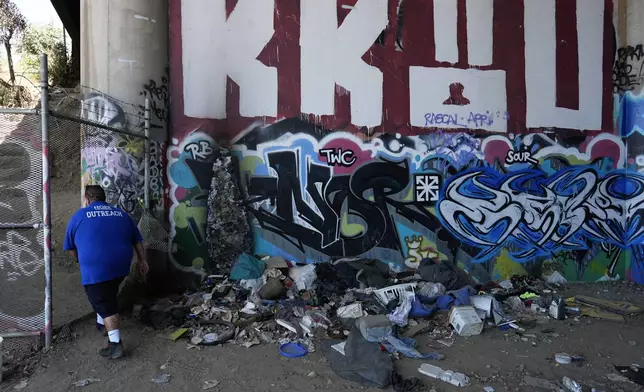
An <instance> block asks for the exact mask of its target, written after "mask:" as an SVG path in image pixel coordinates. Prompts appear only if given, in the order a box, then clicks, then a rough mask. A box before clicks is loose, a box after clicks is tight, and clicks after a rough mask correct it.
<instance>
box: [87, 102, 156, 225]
mask: <svg viewBox="0 0 644 392" xmlns="http://www.w3.org/2000/svg"><path fill="white" fill-rule="evenodd" d="M152 98H153V97H152ZM83 117H84V118H86V119H88V120H90V121H93V122H95V123H97V124H103V125H108V126H110V127H113V128H117V129H124V130H127V131H129V132H137V131H138V132H139V133H141V135H143V131H142V130H141V126H142V124H138V122H139V117H138V116H132V115H131V114H130V113H128V112H127V111H126V110H124V109H123V108H122V106H121V104H119V103H118V102H116V101H114V100H112V99H110V98H108V97H106V96H104V95H101V94H95V93H92V94H88V95H87V97H86V98H85V99H84V101H83ZM163 154H164V144H163V143H161V142H158V141H156V140H151V142H150V200H151V204H152V206H153V210H156V211H163V206H164V194H163V167H162V165H163ZM144 159H145V143H144V139H143V138H140V137H137V136H129V135H124V134H119V133H116V132H111V131H107V130H105V129H103V128H100V127H92V126H83V132H82V142H81V173H82V183H83V185H89V184H95V185H101V186H102V187H103V189H104V190H105V192H106V195H107V199H108V202H109V203H111V204H113V205H117V206H118V207H120V208H122V209H123V210H125V211H126V212H128V213H129V214H131V215H133V216H140V214H141V212H142V208H143V204H142V203H143V202H142V201H143V199H144V189H145V187H144V183H145V160H144Z"/></svg>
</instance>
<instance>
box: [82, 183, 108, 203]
mask: <svg viewBox="0 0 644 392" xmlns="http://www.w3.org/2000/svg"><path fill="white" fill-rule="evenodd" d="M85 197H87V198H88V199H89V200H91V201H105V191H104V190H103V188H101V187H100V185H87V186H86V187H85Z"/></svg>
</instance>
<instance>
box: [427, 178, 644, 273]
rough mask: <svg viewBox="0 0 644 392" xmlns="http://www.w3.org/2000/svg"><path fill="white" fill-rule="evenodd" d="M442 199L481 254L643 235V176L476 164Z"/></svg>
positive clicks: (452, 223)
mask: <svg viewBox="0 0 644 392" xmlns="http://www.w3.org/2000/svg"><path fill="white" fill-rule="evenodd" d="M444 195H445V196H444V198H443V200H441V201H440V203H439V205H438V211H439V214H440V219H441V220H442V222H443V224H444V225H445V227H447V228H448V229H449V230H450V231H451V232H452V233H453V234H455V235H456V236H457V237H459V238H460V239H462V240H463V241H464V242H466V243H468V244H470V245H472V246H476V247H479V248H481V249H482V252H481V253H480V254H479V255H478V256H477V257H476V259H475V261H477V262H483V261H486V260H488V259H489V258H491V257H493V256H494V255H495V254H496V253H497V251H498V250H500V249H501V247H504V246H508V247H509V248H511V249H515V250H516V251H514V252H512V253H511V255H512V256H513V257H514V258H515V260H517V261H520V262H527V261H531V260H534V259H535V258H538V257H548V256H551V255H552V254H553V253H555V252H558V251H566V250H577V249H585V248H587V241H604V242H608V243H611V244H614V245H616V246H619V247H621V248H625V247H629V246H632V245H635V244H638V243H641V242H642V241H644V225H643V224H642V222H643V221H644V176H643V175H641V174H638V173H633V172H626V171H614V172H611V173H610V174H608V175H606V176H603V177H602V176H601V175H600V173H599V172H598V171H597V170H596V169H595V168H594V167H590V166H588V167H585V166H581V167H574V168H569V169H565V170H563V171H561V172H559V173H557V174H555V175H554V176H548V175H547V173H545V172H543V171H541V170H526V171H521V172H513V173H508V174H502V173H498V172H496V171H494V170H492V169H489V168H485V169H475V170H473V171H469V172H465V173H462V174H460V175H459V176H456V177H453V178H451V179H450V181H449V182H447V184H446V185H445V188H444Z"/></svg>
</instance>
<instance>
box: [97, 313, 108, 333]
mask: <svg viewBox="0 0 644 392" xmlns="http://www.w3.org/2000/svg"><path fill="white" fill-rule="evenodd" d="M96 330H97V331H98V332H100V333H102V334H103V336H107V330H106V329H105V320H104V319H103V317H101V315H100V314H98V313H96Z"/></svg>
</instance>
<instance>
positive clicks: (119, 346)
mask: <svg viewBox="0 0 644 392" xmlns="http://www.w3.org/2000/svg"><path fill="white" fill-rule="evenodd" d="M98 353H99V354H100V355H101V357H103V358H108V359H118V358H121V357H122V356H123V355H125V349H124V348H123V343H122V342H118V343H112V342H109V343H108V344H107V347H105V348H102V349H100V351H99V352H98Z"/></svg>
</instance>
